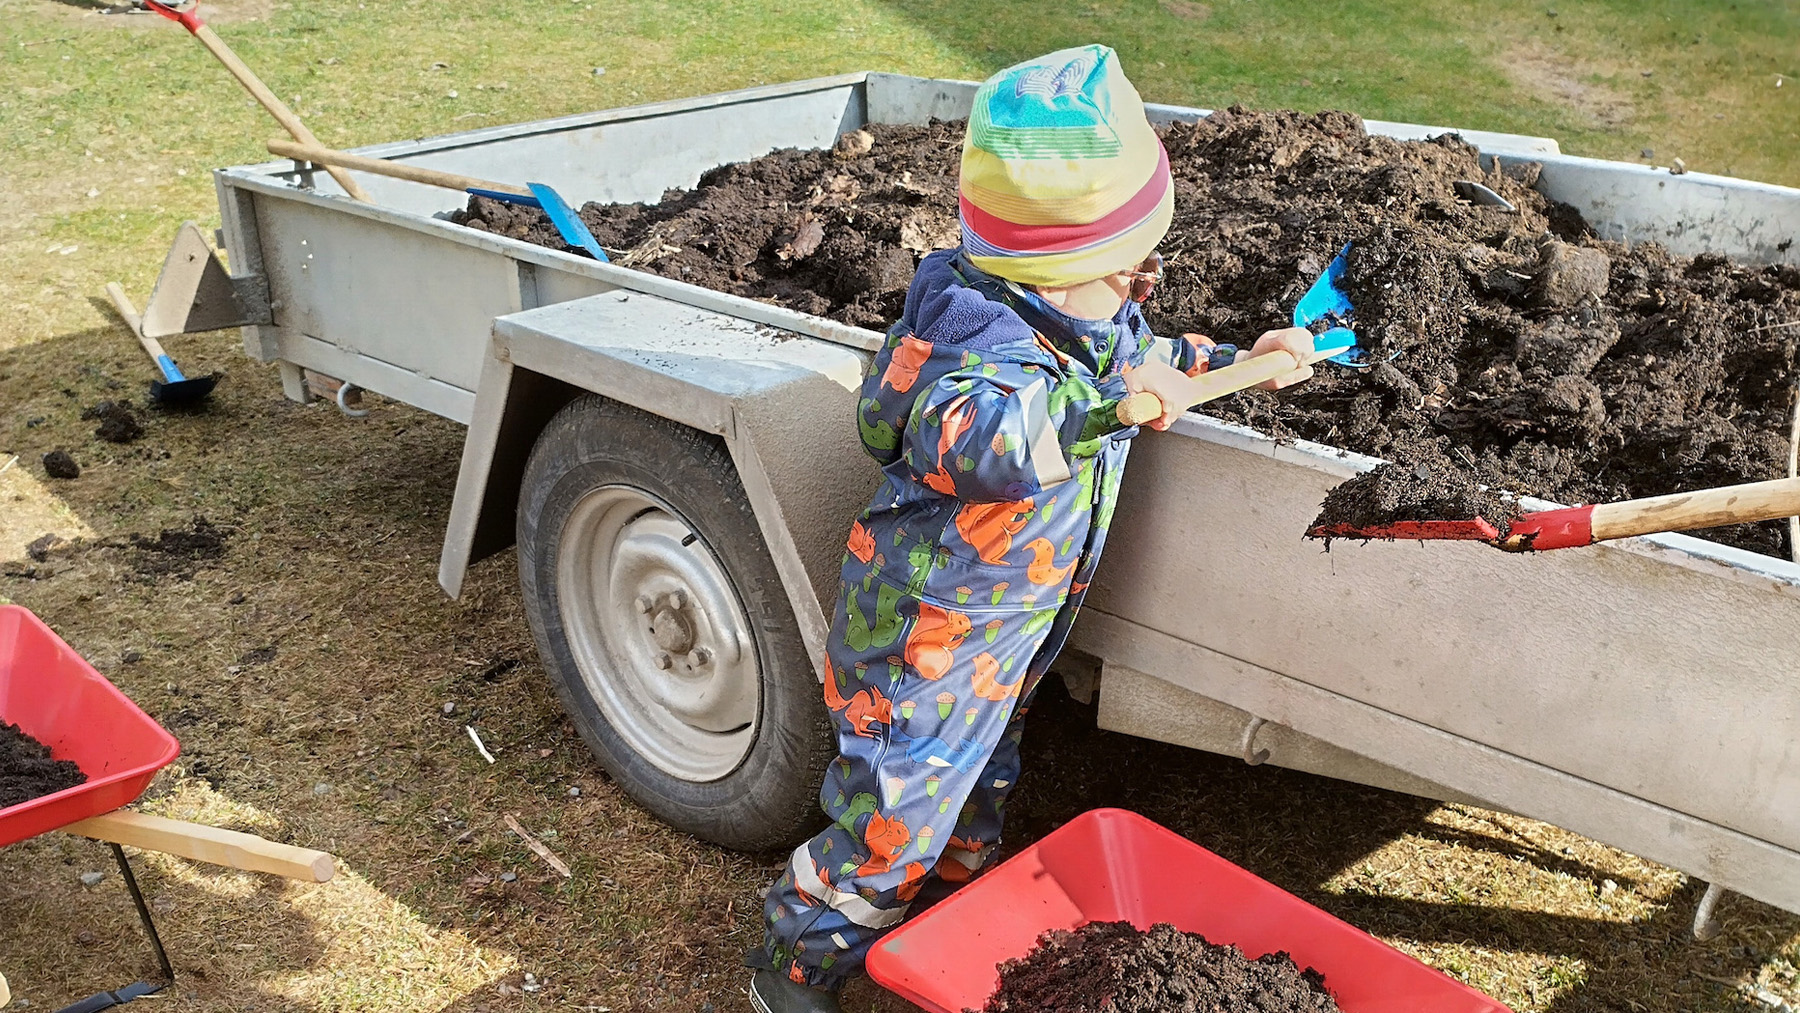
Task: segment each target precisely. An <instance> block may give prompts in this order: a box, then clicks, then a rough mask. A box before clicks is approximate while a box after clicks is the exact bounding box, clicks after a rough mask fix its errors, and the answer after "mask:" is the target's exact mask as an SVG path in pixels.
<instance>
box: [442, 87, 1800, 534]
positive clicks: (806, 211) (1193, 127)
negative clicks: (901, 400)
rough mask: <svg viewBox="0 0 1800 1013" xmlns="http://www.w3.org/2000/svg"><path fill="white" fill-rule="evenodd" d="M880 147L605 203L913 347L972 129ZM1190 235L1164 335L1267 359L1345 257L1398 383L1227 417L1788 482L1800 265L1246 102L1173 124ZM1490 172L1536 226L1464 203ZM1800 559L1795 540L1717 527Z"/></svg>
mask: <svg viewBox="0 0 1800 1013" xmlns="http://www.w3.org/2000/svg"><path fill="white" fill-rule="evenodd" d="M867 132H868V134H869V135H870V136H871V137H872V139H873V140H872V144H871V146H870V149H869V150H868V151H867V152H863V153H860V154H859V153H856V151H855V150H854V149H856V148H859V147H860V145H850V146H849V148H850V149H851V150H843V149H844V148H845V146H844V145H840V148H839V150H832V151H811V152H806V151H779V152H775V153H774V154H771V155H767V156H764V157H763V158H760V159H757V160H755V161H752V162H747V163H743V164H740V165H729V166H724V167H721V168H718V169H714V170H712V171H711V172H708V173H707V174H706V175H705V176H703V177H702V179H701V181H700V184H699V185H698V186H697V187H696V188H695V189H693V190H686V191H681V190H673V191H670V192H669V193H668V194H666V195H665V196H664V198H663V200H662V201H661V202H660V203H658V204H654V205H641V204H632V205H612V206H601V205H596V204H589V205H587V206H586V207H584V208H583V209H582V212H581V213H582V217H583V220H585V221H586V222H587V223H588V225H589V227H590V228H592V229H593V230H594V232H595V234H596V235H597V236H599V237H600V241H601V242H602V243H603V244H604V245H606V246H608V247H609V248H611V249H615V250H618V251H620V252H619V254H618V256H617V257H616V261H617V262H618V263H621V264H624V265H625V266H629V267H637V268H639V269H642V270H646V271H651V272H655V273H657V274H662V275H665V276H668V277H671V278H679V279H682V280H685V281H690V282H693V283H695V284H700V285H705V286H708V287H712V288H717V289H720V290H722V291H727V292H734V293H737V294H740V295H747V296H750V297H752V298H758V299H764V300H767V301H772V302H776V303H779V304H781V305H784V306H788V307H790V308H793V309H797V310H801V311H803V312H807V313H815V314H819V315H822V316H827V317H830V318H832V319H835V320H840V321H843V322H845V323H851V324H857V325H861V326H866V327H872V328H877V329H880V328H885V327H886V326H887V325H888V324H890V323H891V322H892V321H893V320H894V319H895V318H897V317H898V315H899V313H900V310H901V305H902V302H903V300H904V296H905V287H906V284H907V283H908V281H909V279H910V277H911V274H912V267H913V266H914V265H915V264H916V262H917V260H918V258H919V257H920V256H922V255H923V254H924V253H925V252H927V251H928V250H930V249H932V248H935V247H946V246H950V245H953V244H954V243H955V242H956V241H957V230H956V176H957V167H958V157H959V153H960V141H961V135H962V128H961V125H960V124H957V123H938V122H934V123H932V124H930V125H928V126H923V127H890V126H879V125H876V126H871V127H869V128H868V131H867ZM1163 141H1164V144H1165V146H1166V147H1167V148H1168V150H1169V159H1170V167H1171V171H1172V172H1173V175H1174V179H1175V187H1176V215H1175V221H1174V224H1173V226H1172V228H1171V229H1170V231H1169V235H1168V237H1167V238H1166V240H1165V241H1164V243H1163V246H1162V252H1163V254H1164V258H1165V261H1166V263H1167V268H1168V273H1167V276H1166V278H1165V279H1164V282H1163V284H1162V285H1161V286H1160V287H1159V288H1158V294H1157V295H1156V296H1155V297H1154V298H1153V299H1152V300H1151V302H1150V303H1149V304H1148V305H1147V306H1146V312H1147V315H1148V316H1149V318H1150V322H1151V323H1152V324H1153V325H1154V326H1155V327H1156V329H1157V330H1158V332H1159V333H1164V334H1178V333H1182V332H1184V331H1195V332H1199V333H1203V334H1208V335H1210V336H1211V337H1213V338H1214V339H1216V340H1218V341H1222V342H1233V343H1236V344H1239V345H1248V344H1250V343H1251V342H1253V341H1254V340H1255V338H1256V336H1257V335H1258V334H1259V333H1261V332H1262V331H1264V330H1267V329H1270V328H1273V327H1278V326H1281V325H1283V324H1284V323H1286V322H1287V321H1288V320H1289V319H1290V317H1291V314H1292V311H1293V307H1294V304H1295V302H1296V301H1298V299H1299V297H1300V295H1301V293H1303V292H1304V291H1305V290H1306V288H1307V287H1308V286H1309V285H1311V284H1312V282H1313V280H1314V279H1316V278H1317V277H1318V276H1319V274H1320V273H1321V272H1322V271H1323V270H1324V268H1325V265H1326V264H1327V263H1328V262H1329V261H1330V259H1331V258H1332V257H1333V256H1334V255H1335V254H1336V253H1337V251H1338V250H1340V249H1342V248H1343V247H1344V246H1345V245H1347V244H1348V245H1349V246H1350V254H1349V257H1348V263H1349V270H1348V273H1347V278H1346V288H1347V293H1348V295H1349V296H1350V297H1351V300H1352V301H1353V302H1354V304H1355V305H1356V322H1355V329H1356V332H1357V334H1358V337H1359V340H1360V341H1361V343H1362V344H1363V345H1364V346H1365V347H1366V348H1368V349H1369V351H1370V353H1371V354H1372V356H1373V358H1375V359H1376V360H1377V361H1378V362H1380V363H1381V364H1380V365H1377V366H1375V367H1374V368H1370V369H1366V370H1352V369H1343V368H1338V367H1335V366H1331V367H1323V368H1321V369H1320V370H1319V371H1318V374H1317V376H1316V377H1315V378H1314V379H1313V380H1312V381H1311V382H1309V383H1306V384H1304V385H1301V386H1299V387H1295V388H1291V389H1290V390H1286V391H1283V392H1281V393H1280V394H1275V393H1271V392H1266V391H1246V392H1244V393H1242V394H1238V395H1236V396H1234V397H1231V398H1227V399H1223V400H1221V401H1216V402H1212V403H1211V404H1209V405H1208V406H1207V407H1206V412H1207V413H1208V414H1211V415H1215V416H1218V417H1221V418H1224V419H1226V420H1228V421H1232V422H1238V423H1241V424H1244V425H1248V426H1252V427H1254V428H1257V429H1260V430H1262V431H1264V432H1267V433H1270V434H1271V435H1274V436H1276V437H1278V438H1284V439H1295V438H1299V439H1308V440H1314V441H1318V442H1321V443H1325V444H1329V445H1332V446H1337V447H1342V448H1345V449H1349V450H1354V451H1358V452H1361V453H1364V454H1370V455H1373V456H1377V457H1382V458H1386V459H1388V460H1392V461H1397V462H1400V463H1404V464H1408V465H1418V464H1421V463H1423V464H1428V465H1430V466H1431V467H1432V468H1433V470H1434V471H1435V470H1437V469H1438V468H1439V467H1445V468H1450V469H1464V470H1466V472H1467V475H1466V477H1467V478H1468V479H1469V480H1471V481H1474V482H1479V483H1480V484H1483V485H1488V486H1492V487H1494V488H1499V489H1505V490H1508V491H1510V492H1514V493H1518V494H1523V495H1533V496H1539V497H1542V498H1545V499H1551V500H1558V501H1562V502H1566V503H1577V502H1604V501H1608V500H1616V499H1627V498H1631V497H1635V496H1653V495H1661V494H1665V493H1672V492H1683V491H1689V490H1694V489H1702V488H1708V487H1712V486H1717V485H1726V484H1731V483H1736V482H1747V481H1761V480H1765V479H1770V478H1776V477H1780V476H1781V475H1784V474H1785V468H1786V460H1787V444H1788V428H1789V424H1790V421H1791V418H1792V412H1793V409H1794V398H1795V380H1796V377H1795V357H1796V347H1797V345H1800V329H1797V328H1794V327H1792V326H1789V325H1790V324H1792V323H1793V322H1794V321H1797V320H1800V267H1794V266H1791V265H1789V266H1770V267H1751V266H1747V265H1743V264H1738V263H1734V262H1732V261H1730V260H1728V259H1726V258H1724V257H1719V256H1713V255H1702V256H1699V257H1693V258H1687V257H1678V256H1674V255H1672V254H1670V253H1669V252H1668V251H1667V250H1665V249H1664V248H1662V247H1661V246H1659V245H1657V244H1655V243H1639V244H1635V245H1632V246H1630V247H1626V246H1624V245H1622V244H1619V243H1613V242H1607V241H1603V240H1600V239H1598V238H1596V237H1595V236H1594V235H1593V233H1592V232H1591V230H1590V229H1589V228H1588V226H1587V224H1586V223H1585V222H1584V221H1583V220H1582V218H1581V215H1580V214H1579V213H1578V212H1577V211H1576V210H1575V209H1574V208H1572V207H1569V206H1567V205H1561V204H1556V203H1554V202H1552V201H1550V200H1548V199H1547V198H1545V197H1544V196H1543V195H1542V194H1540V193H1538V192H1537V191H1536V190H1535V189H1533V188H1532V187H1533V185H1534V184H1535V183H1536V182H1537V178H1538V175H1539V173H1540V172H1541V170H1542V167H1541V166H1540V165H1538V164H1537V163H1532V162H1524V163H1516V164H1513V165H1511V166H1508V167H1506V168H1505V169H1504V170H1502V169H1500V168H1499V167H1497V163H1490V164H1489V165H1488V166H1486V167H1484V166H1483V164H1482V161H1481V159H1480V158H1479V153H1478V152H1477V151H1476V149H1475V148H1473V147H1471V146H1470V145H1468V144H1465V143H1464V142H1462V141H1461V140H1459V139H1457V138H1456V137H1454V136H1446V137H1439V138H1436V139H1433V140H1429V141H1397V140H1393V139H1390V138H1385V137H1373V136H1370V135H1369V134H1368V133H1367V131H1366V130H1365V129H1364V127H1363V123H1362V120H1361V119H1359V118H1358V117H1356V116H1355V115H1353V114H1350V113H1344V112H1323V113H1319V114H1316V115H1304V114H1301V113H1295V112H1281V111H1278V112H1250V111H1247V110H1244V109H1242V108H1237V107H1234V108H1232V109H1229V110H1224V111H1220V112H1216V113H1214V114H1213V115H1212V116H1211V117H1209V118H1207V119H1205V120H1201V121H1199V122H1197V123H1192V124H1175V125H1172V126H1170V127H1168V128H1166V129H1165V130H1164V131H1163ZM1458 180H1472V181H1476V182H1479V183H1482V184H1483V185H1485V186H1487V187H1489V188H1491V189H1493V190H1494V191H1496V192H1497V193H1499V194H1500V195H1501V196H1502V197H1505V198H1506V199H1507V200H1508V201H1510V202H1512V203H1513V204H1514V205H1515V206H1516V207H1517V210H1516V211H1507V210H1504V209H1501V208H1497V207H1489V206H1480V205H1475V204H1473V203H1470V202H1468V201H1465V200H1461V199H1459V198H1458V197H1457V194H1456V190H1455V183H1456V181H1458ZM458 220H460V221H462V222H464V223H465V224H468V225H470V226H472V227H476V228H484V229H487V230H489V231H493V232H497V233H500V234H504V235H509V236H515V237H517V238H521V239H527V240H530V241H532V242H538V243H542V244H544V245H549V246H554V247H557V248H563V249H566V248H567V247H565V246H563V244H562V242H561V240H560V239H558V238H557V237H556V233H555V230H554V229H553V228H552V227H551V226H550V225H549V223H548V220H547V219H545V218H544V216H543V214H542V212H540V211H537V210H535V209H522V208H516V207H505V206H502V205H497V204H493V203H492V202H487V201H484V200H483V199H482V198H473V199H472V200H471V202H470V205H469V209H468V210H467V211H465V212H461V213H459V215H458ZM1703 536H1704V537H1709V538H1713V539H1715V540H1718V541H1722V542H1726V543H1728V544H1732V545H1737V546H1741V547H1744V548H1748V549H1752V550H1755V551H1759V552H1765V553H1770V554H1776V555H1786V554H1787V551H1788V547H1787V545H1786V540H1787V536H1786V530H1785V525H1783V524H1780V523H1775V522H1771V523H1765V524H1760V525H1754V526H1748V525H1746V526H1736V527H1732V528H1720V529H1714V530H1712V531H1710V532H1705V533H1703Z"/></svg>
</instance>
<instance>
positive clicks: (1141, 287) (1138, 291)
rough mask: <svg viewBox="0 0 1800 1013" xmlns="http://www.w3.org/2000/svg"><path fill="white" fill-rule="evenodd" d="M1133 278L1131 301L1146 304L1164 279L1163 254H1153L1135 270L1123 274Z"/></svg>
mask: <svg viewBox="0 0 1800 1013" xmlns="http://www.w3.org/2000/svg"><path fill="white" fill-rule="evenodd" d="M1122 273H1123V274H1125V275H1128V276H1129V277H1130V278H1131V301H1132V302H1144V301H1145V300H1147V299H1149V298H1150V293H1151V292H1153V291H1155V290H1156V285H1157V283H1158V282H1160V281H1162V279H1163V259H1162V254H1160V253H1152V254H1150V256H1148V257H1145V258H1144V262H1143V263H1141V264H1139V265H1138V266H1137V268H1136V269H1135V270H1131V271H1124V272H1122Z"/></svg>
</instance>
